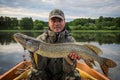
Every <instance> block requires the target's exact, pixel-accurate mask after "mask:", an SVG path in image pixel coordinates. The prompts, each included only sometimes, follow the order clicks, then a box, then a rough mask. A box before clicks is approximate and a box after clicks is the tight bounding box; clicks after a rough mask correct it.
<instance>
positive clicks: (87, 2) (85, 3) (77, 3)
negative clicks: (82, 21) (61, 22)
mask: <svg viewBox="0 0 120 80" xmlns="http://www.w3.org/2000/svg"><path fill="white" fill-rule="evenodd" d="M119 4H120V1H119V0H74V1H73V0H71V1H70V0H64V1H61V0H0V16H5V15H6V16H16V17H19V18H21V17H25V16H27V17H32V18H34V19H42V20H47V18H48V15H49V12H50V11H51V10H52V9H54V8H59V9H62V10H63V11H64V13H65V16H66V18H67V20H72V19H75V18H79V17H85V18H88V17H89V18H98V17H99V16H109V17H120V5H119Z"/></svg>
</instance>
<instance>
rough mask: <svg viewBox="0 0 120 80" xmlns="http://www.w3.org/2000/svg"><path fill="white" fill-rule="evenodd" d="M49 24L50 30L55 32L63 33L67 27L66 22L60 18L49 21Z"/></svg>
mask: <svg viewBox="0 0 120 80" xmlns="http://www.w3.org/2000/svg"><path fill="white" fill-rule="evenodd" d="M48 24H49V27H50V30H52V31H54V32H61V31H62V30H63V29H64V27H65V20H63V19H61V18H58V17H53V18H51V19H49V23H48Z"/></svg>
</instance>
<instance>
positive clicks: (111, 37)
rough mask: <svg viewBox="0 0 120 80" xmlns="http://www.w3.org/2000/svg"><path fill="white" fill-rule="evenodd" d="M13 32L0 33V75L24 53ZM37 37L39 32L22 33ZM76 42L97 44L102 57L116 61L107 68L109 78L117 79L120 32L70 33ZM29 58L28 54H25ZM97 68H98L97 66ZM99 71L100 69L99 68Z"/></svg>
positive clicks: (119, 72)
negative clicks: (101, 51)
mask: <svg viewBox="0 0 120 80" xmlns="http://www.w3.org/2000/svg"><path fill="white" fill-rule="evenodd" d="M13 34H14V33H0V37H1V39H0V75H1V74H3V73H4V72H5V71H7V70H9V69H10V68H11V67H13V66H14V65H16V64H17V63H19V62H20V61H22V55H23V54H26V53H25V52H24V49H23V48H22V46H21V45H20V44H17V43H16V42H14V40H13V38H12V35H13ZM24 34H26V35H29V36H32V37H37V36H38V35H40V34H41V32H39V33H35V32H34V33H28V32H27V33H26V32H25V33H24ZM71 35H73V36H74V37H75V39H76V40H77V41H78V42H86V43H90V44H93V45H96V46H98V47H99V48H101V49H102V50H103V53H104V54H103V55H101V56H103V57H107V58H110V59H112V60H114V61H115V62H116V63H117V65H118V66H117V67H115V68H112V69H110V70H109V77H110V78H111V80H119V78H120V77H119V74H120V51H119V50H120V33H100V32H99V33H85V32H81V33H80V32H79V33H72V34H71ZM26 57H27V59H29V54H26ZM97 70H99V68H98V66H97ZM99 71H101V70H99Z"/></svg>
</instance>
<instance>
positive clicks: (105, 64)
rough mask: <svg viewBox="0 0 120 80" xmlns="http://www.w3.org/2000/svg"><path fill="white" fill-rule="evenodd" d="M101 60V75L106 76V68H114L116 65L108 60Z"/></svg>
mask: <svg viewBox="0 0 120 80" xmlns="http://www.w3.org/2000/svg"><path fill="white" fill-rule="evenodd" d="M102 59H103V64H101V65H100V66H101V69H102V71H103V73H104V74H105V75H106V76H108V68H113V67H116V66H117V64H116V63H115V62H114V61H112V60H110V59H107V58H102Z"/></svg>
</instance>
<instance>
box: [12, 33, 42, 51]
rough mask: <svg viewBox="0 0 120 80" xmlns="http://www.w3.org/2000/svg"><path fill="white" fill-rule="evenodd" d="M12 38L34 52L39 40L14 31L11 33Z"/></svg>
mask: <svg viewBox="0 0 120 80" xmlns="http://www.w3.org/2000/svg"><path fill="white" fill-rule="evenodd" d="M13 38H14V40H15V41H16V42H18V43H20V44H21V45H22V46H23V47H24V48H25V49H26V50H28V51H31V52H35V51H36V50H37V49H38V48H39V45H40V41H38V40H36V39H35V38H32V37H30V36H27V35H24V34H21V33H15V34H14V35H13Z"/></svg>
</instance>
